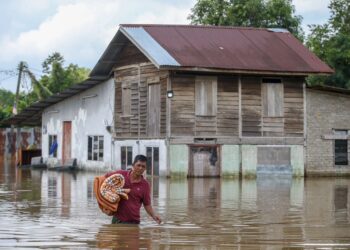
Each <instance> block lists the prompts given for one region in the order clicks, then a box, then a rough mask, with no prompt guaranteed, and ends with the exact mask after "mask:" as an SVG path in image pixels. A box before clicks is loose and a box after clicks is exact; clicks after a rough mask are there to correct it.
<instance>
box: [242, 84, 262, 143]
mask: <svg viewBox="0 0 350 250" xmlns="http://www.w3.org/2000/svg"><path fill="white" fill-rule="evenodd" d="M241 82H242V84H241V91H242V92H241V93H242V94H241V100H242V136H261V135H262V134H261V125H262V123H261V120H262V113H261V112H262V106H261V79H260V78H259V77H242V79H241Z"/></svg>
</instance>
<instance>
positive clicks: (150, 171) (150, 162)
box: [146, 146, 160, 176]
mask: <svg viewBox="0 0 350 250" xmlns="http://www.w3.org/2000/svg"><path fill="white" fill-rule="evenodd" d="M149 150H151V152H150V153H151V155H149ZM156 152H158V153H157V154H158V155H157V156H158V161H155V158H156V157H155V156H156ZM146 157H147V168H146V174H147V175H150V176H159V165H160V164H159V160H160V159H159V158H160V148H159V147H158V146H146ZM155 162H156V163H157V164H158V165H157V166H155ZM155 168H156V171H154V170H155Z"/></svg>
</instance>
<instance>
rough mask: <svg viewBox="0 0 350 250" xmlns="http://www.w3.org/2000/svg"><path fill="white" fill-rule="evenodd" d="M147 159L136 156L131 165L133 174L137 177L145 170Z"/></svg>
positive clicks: (142, 156)
mask: <svg viewBox="0 0 350 250" xmlns="http://www.w3.org/2000/svg"><path fill="white" fill-rule="evenodd" d="M146 165H147V157H146V156H144V155H136V156H135V158H134V162H133V163H132V169H133V172H134V173H135V174H137V175H142V174H143V172H145V170H146Z"/></svg>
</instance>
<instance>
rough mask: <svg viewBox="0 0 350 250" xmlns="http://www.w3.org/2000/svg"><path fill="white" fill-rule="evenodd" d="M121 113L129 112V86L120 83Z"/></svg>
mask: <svg viewBox="0 0 350 250" xmlns="http://www.w3.org/2000/svg"><path fill="white" fill-rule="evenodd" d="M122 113H123V115H130V114H131V88H130V85H129V84H122Z"/></svg>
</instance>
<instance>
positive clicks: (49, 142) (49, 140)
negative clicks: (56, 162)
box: [48, 134, 58, 158]
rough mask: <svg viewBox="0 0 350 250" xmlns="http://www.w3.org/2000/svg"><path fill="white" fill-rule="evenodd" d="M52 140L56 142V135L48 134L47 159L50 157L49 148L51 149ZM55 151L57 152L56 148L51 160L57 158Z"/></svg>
mask: <svg viewBox="0 0 350 250" xmlns="http://www.w3.org/2000/svg"><path fill="white" fill-rule="evenodd" d="M54 139H56V142H57V134H49V135H48V155H49V157H50V148H51V145H52V142H53V141H54ZM57 143H58V142H57ZM57 151H58V147H57V148H56V150H55V152H54V154H53V156H52V158H57Z"/></svg>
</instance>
